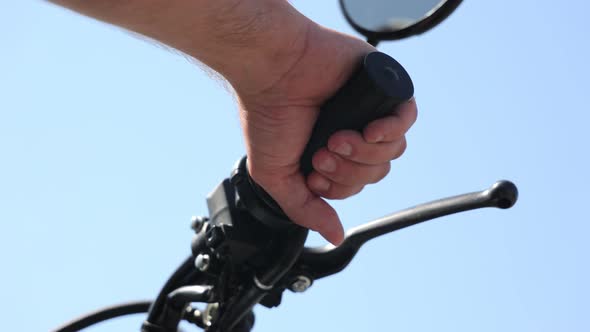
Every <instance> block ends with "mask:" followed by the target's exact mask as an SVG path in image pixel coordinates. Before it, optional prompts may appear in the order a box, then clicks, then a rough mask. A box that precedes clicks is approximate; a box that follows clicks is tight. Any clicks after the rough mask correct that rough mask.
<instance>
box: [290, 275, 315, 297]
mask: <svg viewBox="0 0 590 332" xmlns="http://www.w3.org/2000/svg"><path fill="white" fill-rule="evenodd" d="M310 286H311V279H309V278H308V277H306V276H297V278H296V279H295V281H293V283H292V284H291V287H290V289H291V290H292V291H293V292H295V293H303V292H305V291H306V290H307V289H308V288H309V287H310Z"/></svg>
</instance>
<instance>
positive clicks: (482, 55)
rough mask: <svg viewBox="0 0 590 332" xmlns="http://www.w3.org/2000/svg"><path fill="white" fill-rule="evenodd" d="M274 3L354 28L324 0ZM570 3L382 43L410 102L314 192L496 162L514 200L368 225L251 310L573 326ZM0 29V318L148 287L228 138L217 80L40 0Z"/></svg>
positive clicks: (585, 56) (473, 184) (574, 11)
mask: <svg viewBox="0 0 590 332" xmlns="http://www.w3.org/2000/svg"><path fill="white" fill-rule="evenodd" d="M293 3H294V5H295V6H296V7H297V8H299V9H300V10H301V11H302V12H304V13H305V14H306V15H308V16H310V17H311V18H312V19H314V20H316V21H318V22H320V23H322V24H324V25H327V26H330V27H332V28H334V29H338V30H341V31H345V32H348V33H354V32H353V31H352V30H351V29H350V28H349V27H348V26H347V24H346V22H345V21H344V19H343V18H342V16H341V15H340V13H339V9H338V6H337V2H336V1H335V0H332V1H302V0H300V1H294V2H293ZM589 10H590V6H588V4H587V2H586V1H581V0H572V1H567V2H558V1H544V0H541V1H539V0H537V1H533V0H522V1H507V0H503V1H465V2H464V3H463V4H462V5H461V6H460V8H458V10H457V11H456V12H455V13H454V14H453V15H452V16H451V17H449V19H448V20H447V21H445V22H444V23H443V24H442V25H440V26H439V27H437V28H436V29H435V30H433V31H431V32H428V33H426V34H424V35H422V36H419V37H414V38H410V39H408V40H405V41H400V42H392V43H385V44H383V45H382V47H381V48H380V49H381V50H382V51H384V52H386V53H388V54H390V55H392V56H393V57H395V58H396V59H397V60H398V61H399V62H401V63H402V64H403V65H404V66H405V68H406V69H407V70H408V72H409V73H410V74H411V75H412V77H413V80H414V83H415V86H416V98H417V101H418V104H419V120H418V122H417V123H416V125H415V127H414V128H413V130H412V131H411V133H410V134H409V137H408V141H409V147H408V150H407V153H406V154H405V155H404V156H403V157H402V158H401V159H400V160H399V161H396V162H395V163H394V165H393V168H392V173H391V175H390V176H388V178H387V179H386V180H384V181H382V182H381V183H379V184H376V185H373V186H370V187H368V188H367V190H365V191H364V192H363V193H362V194H360V195H358V196H357V197H354V198H352V199H349V200H346V201H343V202H338V203H336V206H337V209H338V211H339V213H340V214H341V217H342V219H343V221H344V223H345V227H346V228H351V227H354V226H356V225H360V224H362V223H364V222H366V221H370V220H372V219H374V218H377V217H380V216H383V215H386V214H388V213H390V212H393V211H396V210H399V209H402V208H405V207H408V206H411V205H414V204H417V203H421V202H424V201H428V200H432V199H435V198H439V197H442V196H449V195H454V194H458V193H463V192H469V191H474V190H480V189H484V188H486V187H488V186H489V185H491V184H492V183H493V182H494V181H496V180H498V179H510V180H512V181H514V182H515V183H516V184H517V185H518V186H519V188H520V194H521V196H520V200H519V202H518V204H517V205H516V206H515V207H514V208H513V209H510V210H495V209H486V210H480V211H475V212H468V213H464V214H461V215H456V216H452V217H446V218H444V219H441V220H438V221H434V222H431V223H426V224H423V225H419V226H415V227H413V228H409V229H405V230H403V231H400V232H398V233H394V234H390V235H388V236H385V237H383V238H380V239H379V240H376V241H374V242H371V243H369V244H368V245H366V247H364V248H363V249H362V250H361V251H360V253H359V254H358V256H357V258H356V259H355V261H353V263H352V264H351V265H350V266H349V267H348V268H347V269H346V270H345V271H344V272H342V273H341V274H339V275H337V276H334V277H331V278H329V279H325V280H320V281H318V282H317V283H315V284H314V286H313V287H312V288H311V289H310V290H308V291H307V292H306V293H304V294H292V293H287V294H286V296H285V297H284V299H283V304H282V306H281V307H279V308H277V309H273V310H267V309H265V308H258V309H257V311H256V313H257V324H256V327H255V329H254V331H258V332H264V331H283V332H289V331H368V330H375V331H406V332H409V331H449V332H451V331H452V332H457V331H466V332H467V331H469V332H471V331H478V332H484V331H490V332H491V331H494V332H497V331H535V332H541V331H548V332H549V331H551V332H553V331H580V332H581V331H590V315H589V313H590V284H589V283H588V280H590V268H589V254H590V240H589V234H590V218H589V217H588V215H587V211H588V210H587V208H588V201H589V198H590V197H589V194H588V185H589V184H590V181H589V180H590V176H589V172H590V161H589V157H588V155H589V152H590V149H589V147H588V145H589V143H590V134H589V130H588V124H589V123H590V116H589V115H588V99H587V97H588V91H589V88H590V85H589V83H588V77H590V65H589V64H588V60H589V59H590V50H589V45H588V43H589V40H590V39H589V37H588V34H589V32H590V27H589V24H588V23H587V22H588V20H587V17H588V11H589ZM0 41H1V43H2V44H1V45H2V46H0V48H1V50H2V51H1V52H0V158H1V159H0V225H1V226H2V231H1V232H0V238H1V241H0V262H2V267H1V270H2V273H1V275H0V292H1V293H0V294H2V295H1V299H2V301H1V304H0V309H1V311H0V312H1V313H2V314H1V316H2V317H3V327H2V330H3V331H27V332H28V331H47V330H49V329H51V328H53V327H55V326H57V325H59V324H61V323H63V322H64V321H67V320H68V319H70V318H73V317H75V316H77V315H80V314H82V313H85V312H87V311H90V310H94V309H96V308H99V307H102V306H105V305H109V304H113V303H118V302H123V301H128V300H135V299H150V298H153V296H155V294H156V293H157V291H158V289H159V287H160V286H161V285H162V283H163V282H164V280H165V279H166V278H167V277H168V275H169V274H170V273H171V271H172V270H173V269H174V268H175V267H176V266H177V265H178V264H179V262H180V261H181V260H182V259H183V258H184V257H185V256H187V255H188V253H189V244H190V238H191V231H190V229H189V223H190V217H191V216H192V215H206V214H207V210H206V206H205V195H206V194H207V193H209V192H210V190H211V189H213V187H214V186H215V185H216V184H217V183H218V182H219V181H221V180H222V179H223V178H224V177H226V176H227V175H228V174H229V172H230V171H231V168H232V165H233V164H234V162H235V161H236V160H237V159H238V158H240V156H242V155H243V154H244V148H243V144H242V141H241V134H240V130H239V124H238V121H237V113H236V107H235V103H234V100H233V98H232V96H231V94H230V93H228V92H227V91H226V89H224V87H223V84H221V83H220V82H218V81H216V80H214V79H212V78H211V77H210V76H209V75H207V74H206V73H204V72H203V71H202V70H201V69H199V68H198V67H196V66H195V65H193V64H191V63H189V62H188V61H186V60H185V59H184V58H182V57H181V56H178V55H176V54H173V53H171V52H168V51H166V50H162V49H161V48H159V47H156V46H154V45H152V44H150V43H148V42H145V41H142V40H140V39H138V38H136V37H134V36H131V35H130V34H127V33H124V32H121V31H120V30H118V29H115V28H112V27H109V26H106V25H104V24H101V23H97V22H94V21H92V20H90V19H87V18H83V17H80V16H77V15H74V14H71V13H69V12H67V11H64V10H62V9H59V8H54V7H52V6H50V5H47V4H46V3H44V2H40V1H10V2H9V1H2V2H0ZM236 61H240V60H239V56H236ZM245 65H246V64H245ZM321 243H323V242H322V241H321V240H320V239H319V238H318V237H317V236H314V237H313V238H312V239H311V240H310V245H311V244H321ZM142 318H143V317H139V316H137V317H133V318H128V319H122V320H120V321H117V322H114V323H111V324H106V325H103V326H101V327H97V328H95V329H92V330H91V331H124V330H128V331H133V330H138V329H137V327H138V325H139V323H140V322H141V319H142Z"/></svg>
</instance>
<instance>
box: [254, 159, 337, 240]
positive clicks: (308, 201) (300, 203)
mask: <svg viewBox="0 0 590 332" xmlns="http://www.w3.org/2000/svg"><path fill="white" fill-rule="evenodd" d="M248 161H250V160H248ZM248 167H249V169H250V175H251V176H252V177H253V179H254V181H256V183H258V184H259V185H261V186H262V187H263V188H264V189H265V190H266V191H267V192H268V193H269V194H270V195H271V196H272V197H273V198H274V199H275V201H276V202H277V203H278V204H279V206H281V208H282V209H283V211H284V212H285V214H287V216H288V217H289V218H290V219H291V220H292V221H293V222H294V223H296V224H298V225H300V226H303V227H305V228H309V229H311V230H314V231H316V232H318V233H320V234H321V235H322V236H323V237H324V238H325V239H326V240H328V241H330V243H332V244H334V245H339V244H341V243H342V241H343V240H344V229H343V228H342V224H341V222H340V219H339V217H338V214H337V213H336V211H335V210H334V209H333V208H332V207H331V206H330V205H329V204H328V203H326V201H324V200H323V199H322V198H321V197H319V196H318V195H317V194H315V193H313V192H311V191H310V190H309V188H308V186H307V184H306V183H305V178H304V177H303V175H302V174H301V173H300V172H299V168H298V167H296V168H294V170H293V171H289V172H285V173H284V174H290V175H286V176H280V177H277V176H276V175H275V176H268V173H269V172H265V171H262V170H261V173H257V171H255V170H258V169H260V168H256V167H254V168H252V166H251V165H249V166H248ZM259 175H260V176H259Z"/></svg>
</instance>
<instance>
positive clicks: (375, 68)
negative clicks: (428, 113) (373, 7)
mask: <svg viewBox="0 0 590 332" xmlns="http://www.w3.org/2000/svg"><path fill="white" fill-rule="evenodd" d="M413 95H414V85H413V83H412V80H411V78H410V75H408V73H407V72H406V70H405V69H404V68H403V67H402V65H400V64H399V63H398V62H397V61H395V60H394V59H393V58H392V57H390V56H389V55H387V54H385V53H381V52H372V53H369V54H367V55H366V56H365V57H364V58H363V59H362V62H361V64H360V65H359V68H358V69H357V70H356V71H355V72H354V74H353V75H352V76H351V77H350V79H349V80H348V81H347V82H346V84H344V86H342V88H340V90H338V92H337V93H336V94H335V95H334V96H333V97H331V98H330V99H328V101H326V103H325V104H324V105H323V106H322V107H321V111H320V115H319V117H318V119H317V121H316V124H315V127H314V129H313V131H312V134H311V137H310V139H309V142H308V143H307V146H306V147H305V150H304V152H303V155H302V157H301V172H302V173H303V174H304V175H308V174H309V173H311V171H312V170H313V166H312V164H311V158H312V157H313V155H314V153H315V152H316V151H318V150H319V149H320V148H322V147H324V146H326V145H327V143H328V139H329V138H330V136H332V134H334V133H335V132H337V131H339V130H344V129H353V130H357V131H362V130H363V128H364V127H365V126H367V124H369V122H371V121H374V120H376V119H378V118H382V117H384V116H387V115H391V114H392V113H393V112H394V111H395V109H396V107H397V106H398V105H399V104H401V103H403V102H405V101H407V100H409V99H410V98H412V96H413Z"/></svg>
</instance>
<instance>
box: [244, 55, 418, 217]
mask: <svg viewBox="0 0 590 332" xmlns="http://www.w3.org/2000/svg"><path fill="white" fill-rule="evenodd" d="M413 95H414V85H413V84H412V80H411V79H410V76H409V75H408V73H407V72H406V70H405V69H404V68H403V67H402V66H401V65H400V64H399V63H398V62H397V61H395V60H394V59H393V58H391V57H390V56H388V55H387V54H384V53H381V52H372V53H369V54H367V55H366V56H365V57H364V58H363V59H362V63H361V65H360V66H359V68H357V69H356V71H355V72H354V73H353V74H352V76H351V78H350V79H349V80H348V81H347V82H346V83H345V84H344V86H343V87H342V88H340V90H338V92H337V93H336V94H335V95H334V96H332V97H331V98H330V99H328V101H327V102H326V103H325V104H324V105H323V106H322V107H321V109H320V114H319V116H318V119H317V121H316V124H315V127H314V129H313V132H312V134H311V137H310V139H309V141H308V143H307V146H306V148H305V150H304V152H303V155H302V157H301V172H302V173H303V174H304V175H305V176H307V175H309V173H311V171H312V170H313V166H312V163H311V159H312V157H313V155H314V153H315V152H316V151H317V150H319V149H320V148H322V147H324V146H326V145H327V143H328V139H329V138H330V136H332V134H334V133H335V132H337V131H339V130H344V129H352V130H357V131H362V130H363V128H364V127H365V126H367V124H369V122H371V121H373V120H376V119H378V118H382V117H384V116H387V115H391V114H392V113H393V112H395V110H396V107H397V106H398V105H399V104H401V103H403V102H405V101H408V100H409V99H410V98H412V96H413ZM240 165H241V166H240V167H238V172H237V174H244V173H245V174H247V175H246V177H247V181H241V180H239V179H241V178H242V177H241V176H238V177H236V178H235V179H236V181H235V182H236V184H238V185H237V188H238V192H239V195H240V196H241V197H242V200H243V203H244V204H245V206H246V209H247V210H249V211H250V213H252V214H253V215H254V216H255V218H256V219H258V220H260V221H262V222H263V223H265V224H267V225H269V226H271V227H282V226H285V225H289V224H290V222H289V219H288V218H287V216H286V215H285V214H284V212H283V210H282V209H281V208H280V207H279V205H278V204H277V203H276V202H275V201H274V199H273V198H272V197H271V196H270V195H269V194H268V193H267V192H266V191H265V190H264V189H263V188H262V187H260V186H259V185H258V184H256V183H255V182H254V180H253V179H252V178H251V177H250V175H249V172H248V170H247V169H246V162H245V160H243V161H242V162H241V164H240Z"/></svg>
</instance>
